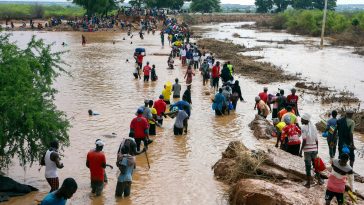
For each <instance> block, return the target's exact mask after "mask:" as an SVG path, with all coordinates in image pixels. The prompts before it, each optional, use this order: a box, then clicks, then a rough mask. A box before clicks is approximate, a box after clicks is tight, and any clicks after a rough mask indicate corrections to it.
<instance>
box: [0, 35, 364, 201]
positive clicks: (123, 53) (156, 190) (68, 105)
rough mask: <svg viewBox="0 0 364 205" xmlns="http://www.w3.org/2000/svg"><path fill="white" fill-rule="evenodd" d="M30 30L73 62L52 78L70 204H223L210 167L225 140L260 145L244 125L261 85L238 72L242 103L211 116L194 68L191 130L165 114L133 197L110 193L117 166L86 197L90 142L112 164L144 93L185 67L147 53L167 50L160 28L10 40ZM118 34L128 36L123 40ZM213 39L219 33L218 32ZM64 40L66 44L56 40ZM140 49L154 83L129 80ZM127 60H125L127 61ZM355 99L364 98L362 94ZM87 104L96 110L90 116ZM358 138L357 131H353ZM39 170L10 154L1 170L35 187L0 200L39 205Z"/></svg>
mask: <svg viewBox="0 0 364 205" xmlns="http://www.w3.org/2000/svg"><path fill="white" fill-rule="evenodd" d="M33 34H34V35H36V36H37V38H43V39H45V40H46V42H49V43H51V42H55V43H56V44H55V47H54V50H55V51H63V50H69V52H68V53H66V54H65V55H64V60H65V61H66V62H67V63H68V64H69V65H70V67H65V68H66V70H68V71H69V72H71V74H72V76H66V75H63V76H61V77H59V78H58V80H57V82H56V83H55V87H56V88H57V89H58V90H59V93H58V95H57V97H56V104H57V106H58V108H59V109H60V110H63V111H65V112H66V113H67V115H68V117H69V118H70V121H71V124H72V126H73V127H72V128H71V129H70V132H69V134H70V146H69V147H67V148H65V149H64V151H62V154H63V155H64V156H63V157H62V161H63V163H64V165H65V167H64V168H63V169H62V170H59V176H60V180H61V181H63V179H64V178H66V177H74V178H75V179H76V181H77V182H78V185H79V189H78V191H77V192H76V194H75V195H74V197H73V198H72V199H71V200H70V202H69V203H68V204H74V205H79V204H92V205H101V204H120V205H129V204H227V201H226V199H225V197H224V193H225V190H226V188H227V187H226V186H225V185H223V184H222V183H220V182H218V181H216V180H215V179H214V177H213V172H212V171H211V166H212V165H214V163H215V162H216V161H217V160H218V159H219V158H220V156H221V152H222V151H223V150H225V148H226V146H227V145H228V143H229V142H230V141H233V140H241V141H243V142H244V143H245V144H246V145H247V146H248V147H254V145H255V144H256V143H257V140H256V139H255V138H254V137H253V136H252V134H251V131H250V130H249V128H248V123H249V122H250V121H251V120H252V119H253V118H254V114H255V111H253V107H254V100H253V99H254V96H255V95H256V94H257V93H258V92H260V91H261V90H262V87H263V86H262V85H258V84H256V83H255V82H254V81H253V80H251V79H247V78H241V77H239V81H240V85H241V86H242V92H243V97H244V98H245V99H246V100H247V101H248V102H247V103H240V102H239V103H238V108H237V111H236V112H235V113H232V114H230V115H229V116H224V117H215V115H214V113H213V111H212V109H211V96H210V95H207V94H206V92H209V91H210V88H209V87H203V86H202V78H201V76H200V75H199V73H198V72H196V77H194V79H193V85H192V102H193V104H192V107H193V109H192V115H191V119H190V121H189V132H188V134H187V135H183V136H180V137H175V136H174V135H173V123H174V120H172V119H166V120H165V122H164V124H163V128H157V136H156V137H152V139H153V140H154V143H153V144H151V146H150V147H149V150H148V157H149V161H150V166H151V168H150V169H149V170H148V166H147V162H146V158H145V155H140V156H137V168H136V171H135V174H134V176H133V184H132V194H131V197H130V198H128V199H122V198H121V199H116V198H115V197H114V192H115V187H116V182H117V176H118V174H119V172H118V170H117V169H116V168H114V170H111V169H110V168H106V172H107V175H108V178H109V183H108V184H107V186H106V187H105V189H104V192H103V195H102V196H101V197H98V198H96V197H94V196H91V193H90V192H91V188H90V179H89V170H88V169H87V167H86V165H85V161H86V154H87V152H88V151H89V150H90V149H92V148H93V147H94V142H95V140H96V139H98V138H101V139H102V140H104V141H105V142H106V146H105V148H104V152H105V154H106V158H107V161H108V163H109V164H111V165H114V164H115V160H116V151H117V149H118V146H119V143H120V141H121V139H122V138H123V137H126V136H127V135H128V132H129V124H130V121H131V120H132V118H133V117H134V116H135V115H134V113H135V112H136V109H137V108H138V107H139V106H141V105H142V104H143V101H144V99H153V100H155V99H157V97H158V96H159V94H160V93H161V91H162V89H163V85H164V83H165V82H167V81H171V82H173V81H174V79H175V78H176V77H178V78H179V79H180V81H182V87H183V88H182V92H184V90H185V87H186V86H185V81H184V80H183V76H184V74H185V68H181V66H180V62H179V61H178V60H176V61H175V67H176V68H175V69H174V70H167V56H163V55H152V54H153V53H158V54H168V53H169V52H170V48H169V46H168V41H167V40H166V44H167V45H166V46H165V47H164V48H161V45H160V37H159V35H157V34H156V35H155V36H153V35H146V36H145V39H144V40H140V38H139V37H138V36H134V37H133V39H130V38H129V37H127V36H126V34H124V33H116V32H114V33H113V32H108V33H86V34H84V35H86V38H87V39H88V44H87V45H86V46H85V47H82V46H81V33H75V32H46V33H44V32H34V33H33V32H13V36H12V40H14V41H17V44H18V45H20V46H24V45H25V43H27V42H28V41H29V40H30V38H31V36H32V35H33ZM219 35H222V34H221V33H220V34H219ZM123 37H126V39H127V40H125V41H124V40H123ZM216 37H217V38H218V35H217V34H216ZM231 38H232V37H231ZM113 41H115V44H113ZM62 42H65V43H66V44H67V46H65V47H63V46H61V43H62ZM130 42H133V44H131V43H130ZM137 47H145V48H146V50H147V56H146V57H145V62H146V61H149V62H150V63H151V64H155V65H156V71H157V75H158V77H159V79H158V81H157V82H148V83H144V82H143V81H141V80H134V77H133V75H132V72H133V70H134V64H133V63H132V62H133V58H132V55H133V51H134V49H135V48H137ZM126 59H129V61H130V63H126ZM362 63H363V62H362ZM348 69H350V68H348ZM292 72H294V71H292ZM303 75H305V73H304V72H303ZM293 85H294V82H290V83H287V84H282V83H280V84H279V83H277V84H273V85H269V89H270V91H271V92H273V91H276V90H277V88H284V89H286V92H288V89H289V88H291V87H292V86H293ZM354 91H356V89H355V90H354ZM304 97H305V98H304V99H303V100H302V101H301V102H300V103H301V109H302V113H303V112H310V113H312V114H313V115H314V119H315V120H319V115H320V113H321V112H322V110H323V109H328V107H321V105H319V103H317V102H314V101H313V100H312V98H313V97H310V96H304ZM360 99H361V100H363V97H362V95H361V96H360ZM88 109H92V110H94V111H96V112H98V113H100V115H99V116H94V117H89V116H88V114H87V110H88ZM113 132H115V133H117V137H115V138H107V137H102V135H110V134H111V133H113ZM356 138H357V139H359V138H361V137H360V135H358V134H356ZM362 139H363V138H361V139H360V140H357V147H362V146H363V143H362ZM320 155H321V156H323V157H324V158H325V159H327V158H328V151H327V145H326V142H325V140H324V139H322V138H320ZM38 168H39V167H38V166H37V164H36V165H35V166H33V167H30V168H29V167H27V168H26V170H25V171H24V170H23V168H21V167H19V166H18V163H17V162H16V160H14V164H13V165H12V166H11V167H10V168H9V170H7V171H6V174H7V175H9V176H10V177H12V178H14V179H16V180H18V181H19V182H22V183H28V184H30V185H33V186H35V187H37V188H39V189H40V191H39V192H35V193H32V194H29V195H27V196H24V197H16V198H12V199H11V200H10V201H9V202H7V203H4V204H9V205H15V204H16V205H18V204H19V205H23V204H36V202H35V200H40V199H42V198H43V196H44V195H45V194H46V193H47V192H48V191H49V186H48V184H47V182H46V180H45V178H44V168H43V169H42V170H41V171H40V172H38ZM302 169H304V162H303V160H302ZM356 171H357V172H359V173H361V174H364V162H363V160H362V159H360V158H358V160H357V162H356Z"/></svg>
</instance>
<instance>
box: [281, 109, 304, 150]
mask: <svg viewBox="0 0 364 205" xmlns="http://www.w3.org/2000/svg"><path fill="white" fill-rule="evenodd" d="M284 122H285V123H286V126H285V127H284V128H283V130H282V143H284V145H285V146H286V151H287V152H289V153H291V154H293V155H297V156H299V154H300V147H301V140H300V135H301V130H300V128H299V127H298V126H297V125H296V124H292V123H291V117H290V116H288V115H287V116H285V117H284Z"/></svg>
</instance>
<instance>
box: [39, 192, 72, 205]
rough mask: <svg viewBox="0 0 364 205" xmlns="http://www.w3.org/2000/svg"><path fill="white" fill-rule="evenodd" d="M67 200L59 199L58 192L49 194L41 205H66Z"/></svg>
mask: <svg viewBox="0 0 364 205" xmlns="http://www.w3.org/2000/svg"><path fill="white" fill-rule="evenodd" d="M66 202H67V199H64V198H58V197H57V196H56V191H54V192H52V193H49V194H47V196H45V197H44V199H43V201H42V203H41V204H40V205H66Z"/></svg>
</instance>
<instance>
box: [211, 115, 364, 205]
mask: <svg viewBox="0 0 364 205" xmlns="http://www.w3.org/2000/svg"><path fill="white" fill-rule="evenodd" d="M250 128H251V129H252V130H253V132H254V135H255V137H257V139H258V140H259V142H260V143H259V144H257V148H256V149H255V150H249V149H248V148H246V147H245V146H244V145H243V144H242V143H241V142H239V141H234V142H231V143H230V144H229V146H228V147H227V149H226V150H225V152H223V153H222V158H221V159H220V160H219V161H218V162H216V164H215V165H214V166H213V170H214V174H215V177H216V178H217V179H219V180H221V181H223V182H225V183H227V184H229V185H230V189H229V190H228V198H229V202H230V204H233V205H237V204H239V205H249V204H266V205H276V204H280V205H307V204H311V205H316V204H317V205H319V204H320V205H321V204H324V202H325V201H324V197H323V196H324V193H325V189H326V187H325V185H318V183H317V181H316V180H314V181H313V182H314V184H313V185H312V186H311V188H310V189H307V188H306V187H304V185H303V184H304V182H305V180H306V173H305V166H304V161H303V159H302V158H300V157H298V156H293V155H291V154H289V153H287V152H285V151H283V150H281V149H279V148H276V147H274V146H273V141H274V140H273V139H271V138H272V137H271V135H270V134H269V133H270V132H271V129H272V125H271V124H270V123H269V122H268V121H267V120H266V119H263V118H261V117H260V116H256V118H255V119H254V120H253V121H252V122H251V123H250ZM327 174H328V172H327V171H325V172H323V173H322V178H324V179H325V178H327ZM355 180H356V181H357V182H361V181H362V178H361V177H356V179H355ZM357 196H358V200H359V201H358V204H362V203H363V202H364V201H363V197H362V194H360V193H357ZM348 201H349V200H348ZM349 204H350V203H349Z"/></svg>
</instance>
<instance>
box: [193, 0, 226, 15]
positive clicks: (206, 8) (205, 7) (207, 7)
mask: <svg viewBox="0 0 364 205" xmlns="http://www.w3.org/2000/svg"><path fill="white" fill-rule="evenodd" d="M190 9H191V10H192V11H194V12H202V13H211V12H218V11H221V8H220V0H192V3H191V5H190Z"/></svg>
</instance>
